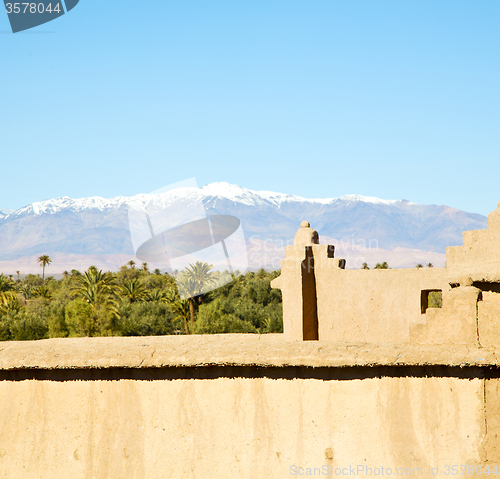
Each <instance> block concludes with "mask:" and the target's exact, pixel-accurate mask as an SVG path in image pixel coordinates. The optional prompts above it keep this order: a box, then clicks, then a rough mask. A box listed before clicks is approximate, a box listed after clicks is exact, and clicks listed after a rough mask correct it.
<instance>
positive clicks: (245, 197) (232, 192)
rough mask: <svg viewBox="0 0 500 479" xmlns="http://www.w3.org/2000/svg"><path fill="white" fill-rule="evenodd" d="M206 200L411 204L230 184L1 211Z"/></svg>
mask: <svg viewBox="0 0 500 479" xmlns="http://www.w3.org/2000/svg"><path fill="white" fill-rule="evenodd" d="M206 197H214V198H221V199H226V200H229V201H232V202H235V203H240V204H246V205H258V204H261V205H262V204H264V203H267V204H269V203H271V204H273V205H275V206H278V207H279V206H281V204H283V203H302V202H308V203H313V204H318V205H326V204H332V203H336V202H364V203H371V204H379V205H389V206H395V205H398V204H401V203H405V204H413V203H409V202H407V201H406V200H383V199H380V198H374V197H370V196H361V195H345V196H340V197H337V198H326V199H322V198H314V199H310V198H304V197H301V196H296V195H290V194H286V193H277V192H273V191H254V190H250V189H247V188H243V187H241V186H238V185H232V184H230V183H227V182H215V183H210V184H208V185H205V186H203V187H201V188H179V189H174V190H170V191H166V192H164V193H160V194H138V195H135V196H130V197H127V196H116V197H114V198H109V199H107V198H102V197H100V196H92V197H88V198H79V199H72V198H70V197H68V196H64V197H61V198H54V199H50V200H44V201H37V202H35V203H33V204H31V205H28V206H25V207H23V208H21V209H19V210H17V211H15V212H14V211H12V210H7V209H6V210H0V219H1V218H5V217H6V216H7V215H8V214H13V215H15V216H18V217H19V216H26V215H35V216H37V215H41V214H55V213H57V212H59V211H62V210H70V211H82V210H86V209H97V210H100V211H104V210H107V209H116V208H119V207H121V206H123V205H125V206H131V205H135V206H144V205H145V204H146V203H148V202H150V201H152V200H154V201H155V202H157V201H160V202H161V203H163V204H164V205H168V204H171V203H172V202H173V201H175V200H176V199H178V198H186V199H188V198H193V199H196V200H201V199H203V198H206Z"/></svg>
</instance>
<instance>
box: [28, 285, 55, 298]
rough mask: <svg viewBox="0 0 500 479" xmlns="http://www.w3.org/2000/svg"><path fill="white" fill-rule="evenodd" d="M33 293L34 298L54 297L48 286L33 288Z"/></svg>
mask: <svg viewBox="0 0 500 479" xmlns="http://www.w3.org/2000/svg"><path fill="white" fill-rule="evenodd" d="M31 295H32V296H33V297H34V298H45V299H52V293H51V292H50V290H49V288H47V286H39V287H38V288H33V290H32V292H31Z"/></svg>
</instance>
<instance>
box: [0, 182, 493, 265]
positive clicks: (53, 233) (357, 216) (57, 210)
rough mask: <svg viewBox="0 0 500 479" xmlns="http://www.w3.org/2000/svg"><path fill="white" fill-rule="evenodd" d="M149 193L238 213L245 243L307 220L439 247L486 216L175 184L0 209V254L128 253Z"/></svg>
mask: <svg viewBox="0 0 500 479" xmlns="http://www.w3.org/2000/svg"><path fill="white" fill-rule="evenodd" d="M152 198H155V201H157V202H158V201H159V202H160V203H161V204H162V205H163V206H164V207H169V208H173V209H177V210H178V211H179V212H182V211H183V210H184V209H185V208H187V207H188V206H189V205H190V204H193V203H194V202H196V201H201V202H202V203H203V205H204V206H205V209H206V211H207V213H208V214H211V213H212V214H229V215H233V216H236V217H237V218H239V219H240V221H241V223H242V226H243V231H244V233H245V237H246V238H247V242H248V243H252V242H253V243H255V244H257V243H260V244H263V243H264V242H267V243H269V242H274V243H276V244H277V243H281V244H282V245H284V244H285V243H287V242H290V241H291V240H292V239H293V236H294V234H295V232H296V230H297V228H298V227H299V225H300V222H301V221H303V220H307V221H309V222H310V223H311V226H312V227H313V228H315V229H316V230H317V231H318V232H319V234H320V238H321V237H326V238H328V239H335V241H337V242H341V243H343V244H344V245H346V244H350V245H354V244H361V243H363V242H365V244H367V242H369V241H371V244H377V247H378V248H381V249H383V250H393V249H394V248H408V249H413V250H420V251H426V252H433V253H441V254H442V253H444V252H445V248H446V246H452V245H458V244H461V243H462V232H463V231H465V230H470V229H481V228H486V227H487V219H486V217H484V216H482V215H478V214H473V213H466V212H463V211H460V210H457V209H454V208H450V207H447V206H436V205H419V204H415V203H411V202H409V201H406V200H383V199H378V198H372V197H363V196H358V195H348V196H342V197H339V198H329V199H306V198H301V197H299V196H294V195H286V194H281V193H274V192H269V191H252V190H249V189H246V188H242V187H240V186H236V185H230V184H228V183H212V184H209V185H207V186H204V187H202V188H181V189H177V190H172V191H168V192H166V193H161V194H160V195H150V194H140V195H136V196H132V197H116V198H111V199H105V198H100V197H91V198H82V199H71V198H68V197H64V198H56V199H52V200H47V201H41V202H37V203H33V204H31V205H28V206H25V207H23V208H20V209H19V210H17V211H9V210H0V260H3V261H5V260H16V259H19V258H21V257H23V256H29V255H37V254H42V253H44V254H66V255H74V254H76V255H110V254H115V255H133V254H134V251H133V247H132V242H131V237H130V232H129V230H128V216H127V209H128V208H129V207H130V206H133V207H136V208H141V207H143V206H144V205H145V204H146V203H147V202H149V201H151V200H152Z"/></svg>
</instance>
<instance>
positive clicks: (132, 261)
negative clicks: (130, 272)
mask: <svg viewBox="0 0 500 479" xmlns="http://www.w3.org/2000/svg"><path fill="white" fill-rule="evenodd" d="M127 264H128V265H129V266H130V267H131V268H133V267H134V266H135V261H134V260H133V259H131V260H130V261H129V262H128V263H127Z"/></svg>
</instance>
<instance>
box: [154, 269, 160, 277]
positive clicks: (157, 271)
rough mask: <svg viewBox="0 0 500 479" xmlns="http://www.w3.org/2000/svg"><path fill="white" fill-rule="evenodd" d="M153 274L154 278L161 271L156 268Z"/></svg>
mask: <svg viewBox="0 0 500 479" xmlns="http://www.w3.org/2000/svg"><path fill="white" fill-rule="evenodd" d="M154 274H155V275H156V276H160V274H161V271H160V270H159V269H158V268H156V269H155V270H154Z"/></svg>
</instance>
